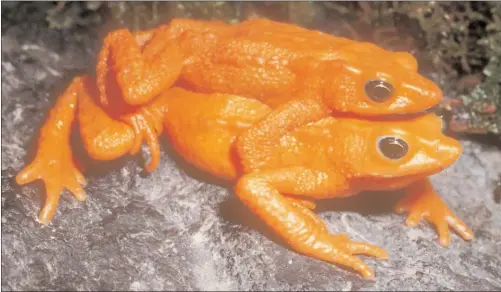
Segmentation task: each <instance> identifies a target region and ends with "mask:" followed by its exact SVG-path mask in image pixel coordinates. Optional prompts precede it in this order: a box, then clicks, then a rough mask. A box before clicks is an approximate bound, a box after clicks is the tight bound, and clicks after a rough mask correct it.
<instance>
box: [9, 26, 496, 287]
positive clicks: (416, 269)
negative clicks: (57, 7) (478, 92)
mask: <svg viewBox="0 0 501 292" xmlns="http://www.w3.org/2000/svg"><path fill="white" fill-rule="evenodd" d="M97 35H98V34H97V33H96V32H94V31H91V30H89V31H86V32H82V31H79V32H78V34H76V31H75V30H62V31H56V30H50V29H48V27H47V25H45V24H44V22H43V21H39V22H34V23H24V24H18V25H15V26H14V25H12V26H9V27H7V28H5V29H3V32H2V44H3V46H2V109H1V110H2V149H1V150H2V174H1V175H2V178H1V179H2V290H5V291H7V290H100V291H104V290H149V289H151V290H174V289H176V290H182V289H189V290H233V289H236V290H396V289H403V290H421V289H422V290H437V289H438V290H499V289H501V245H500V242H501V205H500V204H497V203H495V202H494V197H493V190H494V188H495V180H496V179H497V176H498V174H499V173H500V172H501V152H500V151H499V149H497V148H494V147H489V146H483V145H480V144H478V143H476V142H471V141H463V145H464V149H465V151H464V152H465V153H464V155H463V156H462V157H461V158H460V159H459V161H458V162H457V163H456V164H454V165H453V166H452V167H450V168H448V169H447V170H445V171H444V172H442V173H441V174H438V175H436V176H434V177H433V178H432V180H433V183H434V185H435V186H436V188H437V189H438V191H439V192H440V194H442V196H443V198H444V200H445V201H446V202H447V203H448V204H449V206H450V207H451V209H452V210H454V211H455V212H456V214H457V215H458V216H459V217H460V218H462V219H464V221H466V222H467V224H469V226H470V227H471V228H472V229H473V230H474V231H475V234H476V239H475V240H474V241H473V242H472V243H467V242H464V241H463V240H461V239H460V238H459V237H458V236H456V235H455V234H454V235H453V236H452V244H451V246H450V247H449V248H442V247H440V245H439V244H438V240H437V236H436V233H435V231H434V230H433V229H432V228H431V227H430V226H428V225H427V224H424V223H423V224H421V225H419V227H417V228H414V229H409V228H407V227H405V225H404V224H403V223H404V217H402V216H399V215H395V214H392V213H391V203H392V202H394V201H395V198H396V195H398V194H372V193H371V194H364V195H361V196H358V197H354V198H350V199H343V200H332V201H328V202H325V204H321V206H320V207H319V209H320V210H319V211H320V216H321V218H322V219H324V220H325V221H326V223H327V225H328V227H329V229H330V230H331V231H332V232H343V233H346V234H348V235H349V236H350V237H351V238H353V239H356V240H363V241H367V242H371V243H374V244H378V245H380V246H382V247H384V248H386V250H387V251H388V252H389V254H390V259H389V260H387V261H380V260H375V259H372V258H368V257H364V260H365V261H366V262H367V263H368V264H369V265H370V266H371V267H373V268H374V270H375V273H376V281H365V280H363V279H361V277H359V276H358V275H357V274H355V273H352V272H350V271H346V270H344V269H341V268H339V267H337V266H334V265H330V264H327V263H324V262H321V261H318V260H315V259H311V258H308V257H305V256H302V255H299V254H297V253H294V252H292V251H291V250H289V249H287V248H286V247H285V246H284V245H283V244H282V243H281V242H280V241H279V240H277V239H276V237H274V236H273V234H272V233H270V232H269V230H267V229H266V228H265V227H264V224H263V223H261V222H260V221H259V220H257V218H256V217H255V216H254V215H253V214H252V213H250V212H249V211H248V210H247V209H246V208H245V207H244V206H243V205H242V204H241V203H240V202H239V201H238V200H237V199H236V198H235V196H234V195H233V193H232V192H231V188H230V187H228V186H225V185H221V184H220V183H218V182H217V181H212V180H211V179H209V178H206V177H205V176H204V175H202V174H201V173H200V172H197V171H193V169H191V168H189V167H187V166H186V164H185V163H182V161H180V159H179V157H176V155H175V154H174V153H172V151H171V150H170V148H169V145H168V143H167V142H166V141H164V143H163V155H162V161H161V164H160V167H159V168H158V170H156V171H155V172H154V173H152V174H150V175H144V174H143V173H142V170H141V167H142V165H143V161H142V160H141V159H136V158H132V157H127V158H125V159H122V160H120V161H119V162H116V163H104V164H94V165H91V168H90V169H89V170H88V172H87V173H86V176H87V178H88V186H87V187H86V191H87V195H88V199H87V201H86V202H84V203H82V202H78V201H76V200H75V199H73V198H72V196H71V195H70V194H69V193H68V192H66V191H65V192H64V194H63V195H62V199H61V202H60V204H59V207H58V209H57V212H56V215H55V217H54V220H53V222H52V223H51V224H50V225H48V226H45V227H43V226H41V225H39V224H38V223H37V222H36V218H37V216H38V212H39V210H40V207H41V202H42V200H43V196H41V194H43V188H42V187H41V185H40V184H30V185H27V186H23V187H19V186H17V185H16V184H15V183H14V182H13V178H14V176H15V175H16V173H17V172H18V171H19V170H20V169H21V168H22V166H23V164H24V162H25V161H26V159H31V158H32V157H33V142H34V141H35V140H34V139H35V138H36V134H37V133H38V129H39V127H40V125H41V123H42V122H43V121H44V119H45V116H46V114H47V112H48V110H49V108H50V106H51V105H52V104H53V103H54V102H55V98H56V96H57V94H58V93H59V92H61V91H62V90H63V89H64V87H65V86H66V85H67V82H68V81H69V79H68V78H71V77H72V76H73V74H75V72H76V71H79V70H82V69H86V68H87V69H92V66H93V65H92V64H93V63H92V62H93V60H94V58H95V54H96V49H97V48H98V44H99V42H98V36H97ZM103 165H105V166H103ZM376 196H377V197H376ZM376 203H378V204H376Z"/></svg>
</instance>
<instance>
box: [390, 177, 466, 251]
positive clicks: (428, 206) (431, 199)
mask: <svg viewBox="0 0 501 292" xmlns="http://www.w3.org/2000/svg"><path fill="white" fill-rule="evenodd" d="M395 212H396V213H398V214H402V213H404V212H409V215H408V217H407V220H406V224H407V226H409V227H414V226H416V225H417V224H418V223H419V222H420V221H421V219H423V218H424V219H425V220H427V221H429V222H430V223H432V224H433V225H434V226H435V228H436V229H437V233H438V235H439V240H440V244H441V245H442V246H448V245H449V243H450V241H451V235H450V230H449V228H452V229H454V230H455V231H456V232H457V233H458V234H459V235H460V236H461V237H462V238H463V239H464V240H472V239H473V231H472V230H471V229H470V228H469V227H468V226H467V225H466V224H465V223H464V222H463V221H461V220H460V219H459V218H458V217H457V216H456V215H455V214H454V213H453V212H452V211H451V210H450V209H449V208H448V207H447V205H446V204H445V203H444V202H443V201H442V199H440V197H439V196H438V194H437V193H436V192H435V190H434V189H433V185H432V184H431V182H430V180H429V178H425V179H422V180H419V181H417V182H415V183H413V184H411V185H410V186H409V187H408V194H407V196H406V197H404V198H403V199H401V200H400V201H399V202H398V203H397V204H396V205H395Z"/></svg>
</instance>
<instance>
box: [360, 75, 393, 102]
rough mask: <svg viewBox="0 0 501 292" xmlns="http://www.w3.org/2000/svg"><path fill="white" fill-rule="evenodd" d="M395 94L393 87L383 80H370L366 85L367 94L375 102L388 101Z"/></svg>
mask: <svg viewBox="0 0 501 292" xmlns="http://www.w3.org/2000/svg"><path fill="white" fill-rule="evenodd" d="M392 93H393V86H392V85H391V84H390V83H388V82H386V81H383V80H370V81H367V83H365V94H367V96H368V97H369V98H370V99H372V100H373V101H375V102H385V101H387V100H388V99H389V98H390V97H391V95H392Z"/></svg>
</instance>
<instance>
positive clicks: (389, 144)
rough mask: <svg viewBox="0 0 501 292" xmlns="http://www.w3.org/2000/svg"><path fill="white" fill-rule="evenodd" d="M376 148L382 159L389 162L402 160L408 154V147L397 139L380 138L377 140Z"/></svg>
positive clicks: (401, 140)
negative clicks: (384, 158)
mask: <svg viewBox="0 0 501 292" xmlns="http://www.w3.org/2000/svg"><path fill="white" fill-rule="evenodd" d="M377 148H378V150H379V152H380V153H381V154H383V156H384V157H386V158H389V159H391V160H398V159H401V158H403V157H404V156H405V155H406V154H407V152H409V145H408V144H407V142H405V141H404V140H403V139H401V138H398V137H389V136H387V137H381V138H379V139H378V142H377Z"/></svg>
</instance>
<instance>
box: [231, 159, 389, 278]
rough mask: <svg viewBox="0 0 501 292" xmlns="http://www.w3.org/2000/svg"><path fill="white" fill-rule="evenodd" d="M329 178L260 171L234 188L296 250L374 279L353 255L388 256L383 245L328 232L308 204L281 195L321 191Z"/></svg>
mask: <svg viewBox="0 0 501 292" xmlns="http://www.w3.org/2000/svg"><path fill="white" fill-rule="evenodd" d="M322 177H324V178H325V176H324V175H322ZM331 179H332V178H328V179H324V180H323V181H322V180H318V179H317V174H316V172H315V171H312V170H309V169H307V168H304V167H295V168H289V169H279V170H272V171H259V172H256V173H249V174H247V175H244V176H243V177H241V178H240V179H239V180H238V182H237V184H236V187H235V191H236V193H237V195H238V197H239V198H240V199H241V200H242V201H243V202H244V204H245V205H247V206H248V207H249V208H250V209H251V210H252V211H253V212H255V213H256V214H257V215H258V216H259V217H260V218H261V219H262V220H263V221H265V223H266V224H267V225H268V226H269V227H270V228H271V229H272V230H274V231H275V232H276V233H277V234H278V235H279V236H280V237H281V238H283V239H284V240H285V241H286V242H287V243H288V244H289V245H290V246H291V247H292V248H293V249H295V250H296V251H298V252H300V253H302V254H305V255H308V256H311V257H314V258H317V259H321V260H324V261H327V262H331V263H334V264H339V265H343V266H346V267H350V268H352V269H354V270H356V271H357V272H359V273H360V274H362V275H363V277H364V278H374V272H373V271H372V270H371V269H370V268H369V267H368V266H367V265H366V264H365V263H364V262H363V261H362V260H360V259H359V258H357V257H355V256H354V255H356V254H365V255H370V256H375V257H378V258H382V259H383V258H387V257H388V255H387V253H386V252H385V251H384V250H383V249H382V248H380V247H377V246H375V245H372V244H368V243H363V242H356V241H351V240H349V239H348V238H347V237H346V236H345V235H343V234H339V235H332V234H329V232H328V230H327V227H326V226H325V224H323V222H321V221H320V219H319V218H317V217H316V215H315V214H314V213H313V212H311V210H310V209H309V208H308V207H307V206H305V205H304V204H303V203H301V202H298V201H295V200H290V199H289V198H287V197H285V196H284V195H282V194H283V193H287V194H295V195H315V194H316V193H323V192H326V191H329V189H330V188H331V186H332V185H335V183H334V184H331V182H330V180H331ZM330 191H334V192H335V190H330Z"/></svg>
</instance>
